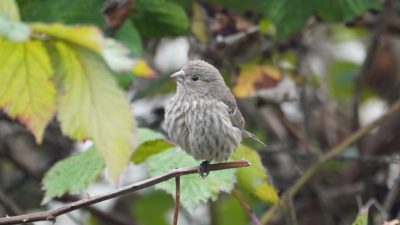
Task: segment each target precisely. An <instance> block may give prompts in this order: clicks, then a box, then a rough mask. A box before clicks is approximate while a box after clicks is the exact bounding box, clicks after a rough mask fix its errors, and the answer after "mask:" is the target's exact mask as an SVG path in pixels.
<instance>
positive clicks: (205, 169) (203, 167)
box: [199, 160, 210, 178]
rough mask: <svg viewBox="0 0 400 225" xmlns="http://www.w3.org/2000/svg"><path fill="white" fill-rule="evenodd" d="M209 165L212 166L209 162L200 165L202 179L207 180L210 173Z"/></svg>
mask: <svg viewBox="0 0 400 225" xmlns="http://www.w3.org/2000/svg"><path fill="white" fill-rule="evenodd" d="M208 165H210V162H209V161H207V160H205V161H203V162H201V163H200V166H199V175H200V177H201V178H205V177H206V176H208V174H209V173H210V171H209V170H208Z"/></svg>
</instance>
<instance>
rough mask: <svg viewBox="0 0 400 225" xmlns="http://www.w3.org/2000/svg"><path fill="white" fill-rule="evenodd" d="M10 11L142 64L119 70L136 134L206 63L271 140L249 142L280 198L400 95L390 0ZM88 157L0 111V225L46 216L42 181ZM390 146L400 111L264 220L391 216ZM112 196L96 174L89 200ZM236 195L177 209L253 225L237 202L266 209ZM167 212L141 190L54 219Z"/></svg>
mask: <svg viewBox="0 0 400 225" xmlns="http://www.w3.org/2000/svg"><path fill="white" fill-rule="evenodd" d="M17 2H18V5H19V7H20V11H21V17H22V21H25V22H30V21H42V22H60V23H64V24H93V25H96V26H98V27H100V28H102V29H103V31H104V32H105V33H106V34H107V35H108V36H111V37H114V38H115V39H117V40H119V41H121V42H122V43H123V44H125V45H126V46H127V47H128V48H129V49H130V50H131V54H132V55H133V56H134V57H138V58H142V60H143V67H144V68H145V70H146V71H147V72H146V73H145V75H141V76H135V75H132V74H128V73H126V74H116V73H115V74H114V75H115V79H116V80H117V81H118V84H119V85H120V87H121V88H123V89H124V90H126V93H127V96H128V97H129V99H130V101H131V106H132V113H133V115H134V116H135V118H136V121H137V125H138V126H139V127H147V128H151V129H154V130H158V131H161V128H160V125H161V123H162V121H163V115H164V106H165V104H166V101H167V100H168V99H169V98H170V97H171V96H172V94H173V93H174V91H175V87H176V84H175V83H174V82H173V81H171V80H170V79H169V75H170V74H172V73H173V72H175V71H177V70H179V69H180V68H181V67H182V66H184V65H185V64H187V63H188V62H189V60H191V59H204V60H206V61H208V62H210V63H211V64H213V65H215V66H216V67H217V68H218V69H219V70H220V72H221V74H222V75H223V76H224V79H225V81H226V83H227V84H228V86H230V88H231V90H232V91H233V93H234V94H235V96H236V97H237V101H238V104H239V108H240V110H241V111H242V114H243V116H244V117H245V120H246V128H247V129H248V130H250V131H251V132H253V133H254V134H256V135H257V136H258V137H259V138H260V139H261V140H263V141H264V142H265V143H267V144H268V147H267V148H261V147H260V146H258V145H256V144H255V143H252V142H247V141H246V142H245V144H247V145H249V146H252V147H253V148H254V149H257V150H258V153H259V154H260V156H261V158H262V162H263V165H264V166H265V168H266V170H267V171H268V173H269V176H270V178H271V180H272V182H273V184H274V186H275V187H276V188H277V190H278V191H279V193H284V192H285V191H286V190H287V189H288V188H289V187H291V185H292V184H293V183H294V181H295V180H296V179H297V178H299V177H301V175H302V174H303V172H304V171H305V170H306V169H307V168H308V167H309V166H310V165H312V164H313V163H315V162H316V161H317V160H318V156H320V155H321V154H324V153H326V152H327V151H328V150H329V149H331V148H332V147H334V146H336V145H337V144H338V143H340V142H341V141H342V140H343V139H345V138H346V137H348V136H350V135H351V134H352V133H353V132H355V131H356V130H358V129H359V128H362V127H365V126H366V125H367V124H370V123H371V122H372V121H374V120H375V119H377V118H378V117H379V116H381V115H382V114H383V113H384V112H385V111H386V110H387V109H388V108H389V107H390V105H391V104H392V103H394V102H395V101H396V100H397V99H398V98H399V97H400V2H399V1H396V0H385V1H384V0H381V1H375V0H341V1H328V0H326V1H314V0H264V1H262V0H252V1H241V0H232V1H229V0H204V1H196V0H167V1H161V0H106V1H102V0H86V1H71V0H58V1H51V0H30V1H23V0H20V1H17ZM0 51H1V49H0ZM83 148H84V146H83V145H77V144H76V143H74V142H73V141H72V140H70V139H68V138H66V137H64V136H63V135H62V133H61V131H60V128H59V124H58V123H57V122H56V121H53V122H52V123H51V124H50V125H49V127H48V128H47V130H46V133H45V136H44V141H43V144H41V145H37V144H36V143H35V141H34V138H33V136H32V135H31V134H30V133H29V132H28V131H27V130H26V129H25V128H24V127H23V126H22V125H20V124H19V123H18V122H17V121H15V120H12V119H10V118H8V117H7V116H6V115H5V114H4V113H2V114H1V115H0V206H1V205H2V206H3V207H0V216H4V215H5V213H6V212H13V213H15V214H21V213H22V212H32V211H35V210H43V209H44V206H42V207H40V201H41V199H42V198H43V193H42V191H41V185H40V181H41V178H42V177H43V174H44V173H45V172H46V171H47V170H48V169H49V168H50V167H51V166H52V165H53V164H54V163H55V162H57V161H58V160H60V159H63V158H65V157H67V156H69V155H70V154H72V153H74V152H76V151H79V149H83ZM399 150H400V115H396V116H395V117H393V118H392V119H390V120H388V121H386V122H384V123H382V124H381V126H379V127H378V128H376V129H374V130H372V131H371V132H369V133H368V134H367V135H366V136H365V137H363V138H361V139H359V140H358V141H357V142H356V143H355V144H354V145H352V146H351V147H349V148H348V149H346V151H345V152H344V153H342V154H340V155H339V156H337V157H335V158H334V159H333V160H330V161H328V162H327V163H326V164H325V165H324V166H323V167H322V168H321V169H320V170H319V171H318V173H317V174H316V176H314V177H313V178H312V179H311V180H310V181H308V182H307V183H306V185H305V186H304V187H303V188H302V189H301V190H300V191H299V193H298V194H297V195H296V196H295V198H293V199H292V201H291V204H290V207H289V209H287V210H283V211H282V212H281V213H280V214H279V215H277V216H276V217H275V218H274V219H273V220H272V221H271V222H270V223H268V224H292V225H296V224H299V225H300V224H301V225H320V224H327V225H333V224H335V225H338V224H343V225H344V224H352V223H353V221H354V220H355V218H356V216H357V214H358V212H359V210H360V209H361V208H363V207H364V208H365V207H368V206H371V207H370V213H369V217H368V219H369V222H370V224H383V221H389V220H393V219H395V218H399V217H400V214H399V213H400V196H399V185H400V167H399V165H400V164H399V163H400V154H399V153H400V151H399ZM142 167H143V166H133V165H130V167H129V169H128V171H127V172H126V174H127V175H125V177H124V183H125V184H128V183H132V182H135V181H138V180H141V179H143V178H144V177H146V176H147V175H146V174H145V171H144V170H143V168H142ZM130 170H132V171H134V172H132V173H129V171H130ZM141 171H142V172H141ZM129 174H132V175H129ZM112 189H113V186H112V185H111V184H109V183H108V182H107V181H105V180H101V179H100V180H99V181H97V182H96V183H94V184H93V185H91V186H90V187H89V190H88V192H90V191H94V192H95V193H102V192H106V191H109V190H112ZM240 198H242V200H238V197H237V196H236V197H235V196H234V195H232V194H222V195H220V196H219V198H218V200H217V201H213V202H208V203H204V204H202V205H201V206H199V207H198V208H196V210H195V211H194V212H187V211H185V210H181V217H180V220H179V224H194V225H197V224H198V225H207V224H213V225H214V224H215V225H228V224H229V225H245V224H254V221H253V222H252V221H251V219H250V218H249V215H248V212H247V210H246V208H245V207H243V204H242V205H241V203H243V202H245V203H246V204H247V206H248V207H250V208H251V209H252V210H253V211H254V213H255V215H258V216H260V217H261V216H262V215H263V214H264V213H265V211H266V210H267V209H268V208H269V207H270V205H268V204H267V203H265V202H262V201H260V200H259V199H257V198H255V197H254V196H252V195H250V194H244V195H243V196H241V197H240ZM73 199H77V197H73V196H69V197H64V198H61V199H59V200H57V201H52V202H51V204H50V205H48V206H46V207H57V206H60V205H61V204H63V203H65V202H69V201H71V200H73ZM173 209H174V202H173V198H172V197H171V196H169V195H167V194H166V193H164V192H162V191H158V190H155V189H149V190H145V191H142V192H138V193H135V194H133V195H129V196H124V197H121V198H115V199H113V200H109V201H106V202H103V203H101V204H97V205H95V206H92V207H89V208H85V209H82V210H78V211H76V212H73V213H70V214H68V215H63V216H61V217H59V218H58V220H57V223H56V224H60V225H63V224H93V225H97V224H98V225H100V224H112V225H128V224H132V225H136V224H141V225H163V224H170V223H171V221H172V215H173ZM35 224H36V223H35ZM37 224H49V222H42V223H37ZM362 224H364V223H362ZM393 224H398V223H393Z"/></svg>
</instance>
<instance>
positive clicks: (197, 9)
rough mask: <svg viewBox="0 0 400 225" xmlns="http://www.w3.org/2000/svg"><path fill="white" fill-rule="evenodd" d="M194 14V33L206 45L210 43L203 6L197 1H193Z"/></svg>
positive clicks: (192, 27)
mask: <svg viewBox="0 0 400 225" xmlns="http://www.w3.org/2000/svg"><path fill="white" fill-rule="evenodd" d="M192 12H193V19H192V26H191V29H192V33H193V34H194V36H196V37H197V39H199V41H200V43H202V44H205V43H207V41H208V37H207V29H206V25H205V18H204V14H203V9H202V8H201V5H200V4H199V3H198V2H196V1H193V5H192Z"/></svg>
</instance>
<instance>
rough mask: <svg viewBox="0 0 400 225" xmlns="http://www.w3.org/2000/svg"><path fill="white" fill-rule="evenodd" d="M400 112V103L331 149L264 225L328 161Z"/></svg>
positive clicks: (268, 217)
mask: <svg viewBox="0 0 400 225" xmlns="http://www.w3.org/2000/svg"><path fill="white" fill-rule="evenodd" d="M399 111H400V101H397V102H395V103H394V104H393V105H392V106H391V107H390V109H389V110H388V111H386V112H385V113H384V114H383V115H382V116H381V117H379V118H378V119H377V120H375V121H374V122H372V123H370V124H369V125H367V126H365V127H363V128H360V129H359V130H357V131H356V132H354V133H353V134H352V135H350V136H349V137H348V138H346V139H344V140H343V141H342V142H340V143H339V144H338V145H336V146H334V147H333V148H331V149H330V150H329V151H327V152H326V153H325V154H324V155H323V156H322V157H321V158H320V159H319V160H318V162H316V163H315V164H313V165H312V166H311V167H310V168H309V169H307V170H306V171H305V173H304V174H303V175H302V176H301V177H299V179H297V181H296V182H295V183H294V184H293V185H292V186H291V187H290V188H289V189H288V190H287V191H286V192H285V194H284V195H283V197H282V198H281V200H280V201H279V202H278V203H276V204H275V205H274V206H272V207H271V208H270V209H269V210H268V211H267V212H266V213H265V214H264V215H263V216H262V218H261V221H262V223H263V224H266V223H268V222H269V221H270V220H271V219H272V218H273V217H274V216H275V215H276V214H277V213H278V211H279V210H280V209H281V208H282V207H283V206H284V204H285V203H286V202H287V201H288V199H291V198H292V197H293V196H294V195H295V194H296V193H297V192H298V191H299V190H300V188H302V187H303V185H304V184H305V183H306V182H307V181H308V180H310V179H311V178H312V177H313V176H314V175H315V174H316V173H317V172H318V170H319V169H320V168H321V167H322V166H323V165H324V164H325V163H326V162H327V161H328V160H331V159H332V158H333V157H335V156H336V155H338V154H340V153H342V152H344V151H345V150H346V149H347V147H348V146H349V145H351V144H353V143H354V142H356V141H357V140H359V139H360V138H361V137H363V136H364V135H366V134H367V133H368V132H369V131H370V130H372V129H374V128H376V127H378V126H379V125H381V124H382V122H384V121H387V120H388V119H389V118H391V117H392V116H394V115H396V114H397V113H398V112H399Z"/></svg>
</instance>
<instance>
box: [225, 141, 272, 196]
mask: <svg viewBox="0 0 400 225" xmlns="http://www.w3.org/2000/svg"><path fill="white" fill-rule="evenodd" d="M231 159H232V160H241V159H245V160H248V161H249V162H250V164H251V166H249V167H246V168H241V169H239V170H238V171H237V174H236V175H237V179H238V186H239V187H240V188H242V189H244V190H245V191H248V192H250V193H253V194H254V195H255V196H257V197H258V198H260V199H261V200H263V201H265V202H268V203H276V202H277V201H278V200H279V197H278V193H277V191H276V190H275V188H274V187H273V186H272V185H271V184H270V182H268V179H270V178H269V177H268V175H267V172H266V170H265V168H264V167H263V165H262V163H261V159H260V156H259V155H258V153H257V152H256V151H255V150H253V149H251V148H249V147H246V146H244V145H240V146H239V148H238V149H236V151H235V152H234V153H233V155H232V156H231Z"/></svg>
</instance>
